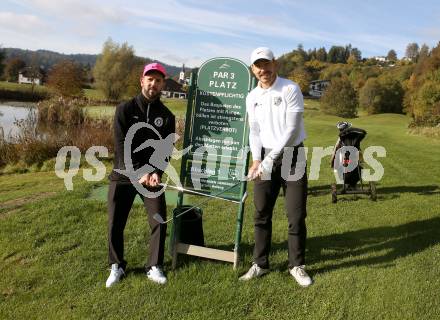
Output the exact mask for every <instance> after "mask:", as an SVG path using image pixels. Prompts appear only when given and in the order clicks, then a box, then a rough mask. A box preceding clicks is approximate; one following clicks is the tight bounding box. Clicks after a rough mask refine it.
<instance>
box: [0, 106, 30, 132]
mask: <svg viewBox="0 0 440 320" xmlns="http://www.w3.org/2000/svg"><path fill="white" fill-rule="evenodd" d="M34 106H35V104H32V103H29V104H23V103H21V104H19V103H9V102H6V103H4V102H3V103H2V102H0V134H1V131H3V133H4V136H5V137H8V136H9V135H15V134H17V133H18V127H17V126H16V125H14V122H15V121H16V120H22V119H26V118H27V116H28V115H29V112H30V110H31V108H33V107H34Z"/></svg>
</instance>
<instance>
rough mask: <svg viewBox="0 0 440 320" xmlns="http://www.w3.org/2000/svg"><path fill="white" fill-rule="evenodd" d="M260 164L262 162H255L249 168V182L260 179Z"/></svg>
mask: <svg viewBox="0 0 440 320" xmlns="http://www.w3.org/2000/svg"><path fill="white" fill-rule="evenodd" d="M260 164H261V161H260V160H254V161H253V162H252V165H251V167H250V168H249V171H248V175H247V177H248V179H249V180H255V179H257V178H259V174H258V168H259V167H260Z"/></svg>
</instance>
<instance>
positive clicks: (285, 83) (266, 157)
mask: <svg viewBox="0 0 440 320" xmlns="http://www.w3.org/2000/svg"><path fill="white" fill-rule="evenodd" d="M251 68H252V72H253V73H254V75H255V77H256V78H257V79H258V85H257V87H256V88H255V89H253V90H252V91H251V92H250V93H249V95H248V96H247V98H246V111H247V113H248V119H249V128H250V133H249V144H250V148H251V153H252V158H253V163H252V165H251V167H250V169H249V172H248V177H249V178H250V179H251V180H255V184H254V204H255V216H254V232H255V233H254V237H255V247H254V254H253V260H254V261H253V264H252V266H251V268H250V269H249V271H248V272H247V273H246V274H244V275H243V276H241V277H240V280H250V279H252V278H257V277H260V276H262V275H264V274H266V273H268V272H269V253H270V247H271V237H272V214H273V208H274V206H275V202H276V200H277V197H278V193H279V191H280V188H281V187H282V188H283V190H284V196H285V206H286V212H287V219H288V256H289V272H290V274H291V275H292V276H293V278H294V279H295V280H296V281H297V282H298V284H299V285H301V286H303V287H307V286H309V285H311V284H312V282H313V281H312V279H311V278H310V276H309V275H308V274H307V273H306V271H305V244H306V236H307V229H306V223H305V219H306V215H307V211H306V202H307V174H306V168H305V166H306V164H305V153H304V148H303V141H304V139H305V138H306V133H305V130H304V121H303V112H304V102H303V96H302V94H301V90H300V88H299V86H298V84H296V83H295V82H292V81H290V80H288V79H284V78H280V77H278V76H277V64H276V61H275V58H274V55H273V53H272V51H271V50H270V49H269V48H266V47H260V48H257V49H255V50H254V51H253V52H252V54H251ZM283 156H284V158H285V159H283Z"/></svg>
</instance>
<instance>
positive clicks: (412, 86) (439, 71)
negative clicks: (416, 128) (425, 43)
mask: <svg viewBox="0 0 440 320" xmlns="http://www.w3.org/2000/svg"><path fill="white" fill-rule="evenodd" d="M407 87H408V89H407V91H406V94H405V100H404V105H405V111H406V112H407V113H408V114H409V115H411V116H412V117H413V125H421V126H436V125H439V124H440V42H439V43H438V45H437V46H436V47H435V48H433V49H432V50H431V52H430V55H429V56H428V57H427V58H425V59H420V61H419V62H418V63H417V65H416V67H415V68H414V72H413V74H412V75H411V77H410V79H409V81H408V85H407Z"/></svg>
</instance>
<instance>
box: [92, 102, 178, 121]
mask: <svg viewBox="0 0 440 320" xmlns="http://www.w3.org/2000/svg"><path fill="white" fill-rule="evenodd" d="M161 100H162V102H163V103H164V104H165V105H166V106H167V107H168V108H169V109H170V110H171V112H173V113H174V115H175V116H176V117H177V118H183V117H185V114H186V104H187V100H186V99H175V98H162V99H161ZM86 112H87V114H88V115H89V116H91V117H92V118H101V117H104V118H107V117H113V115H114V113H115V106H109V105H99V106H87V107H86Z"/></svg>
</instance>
